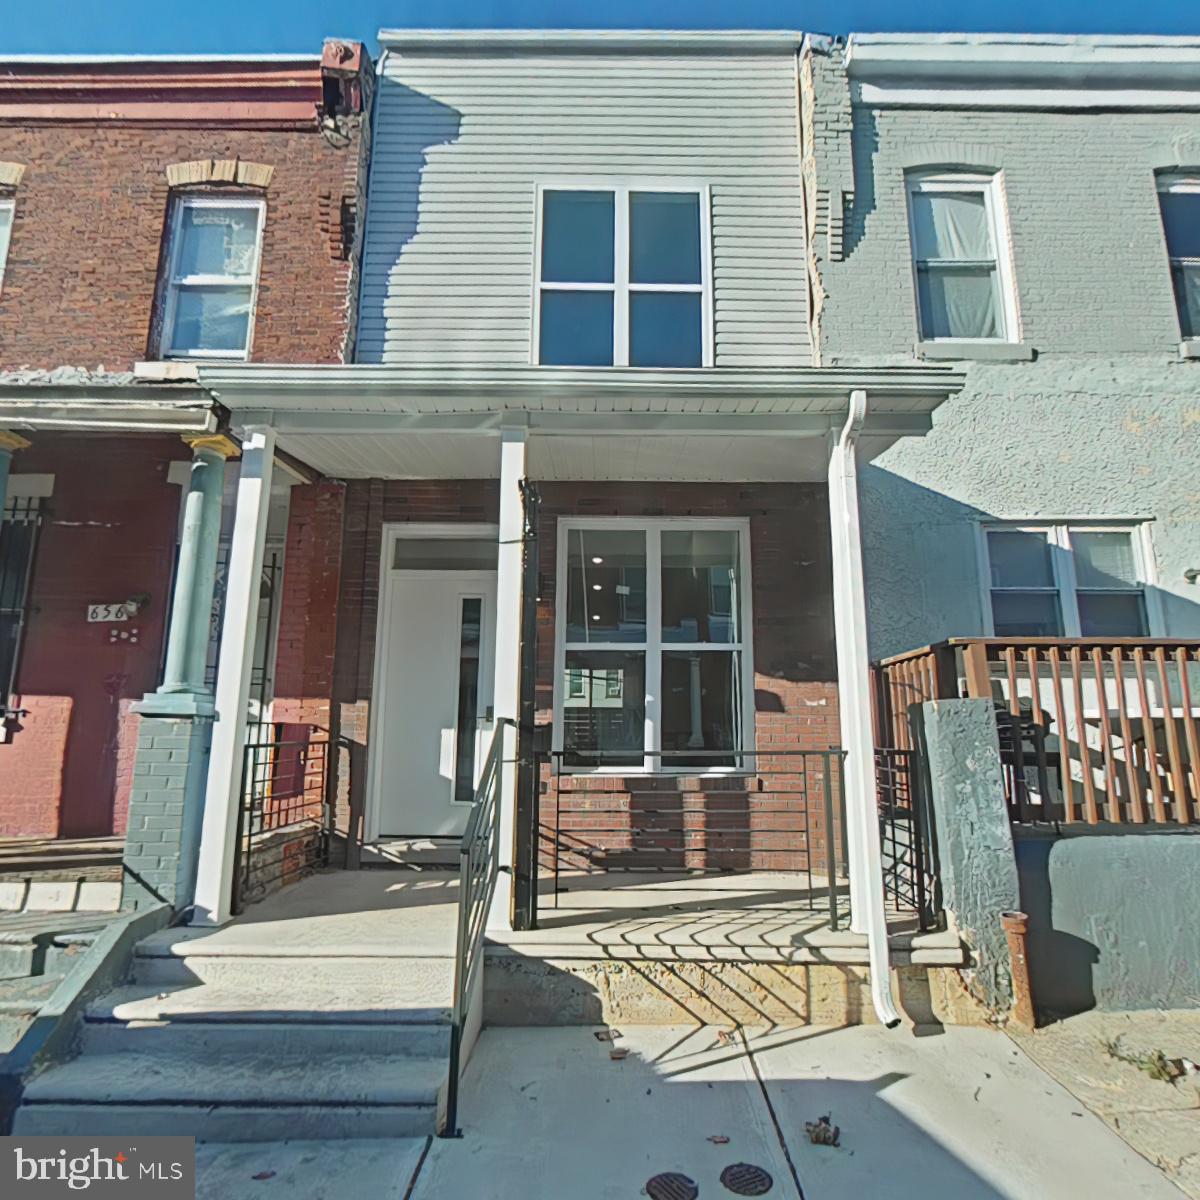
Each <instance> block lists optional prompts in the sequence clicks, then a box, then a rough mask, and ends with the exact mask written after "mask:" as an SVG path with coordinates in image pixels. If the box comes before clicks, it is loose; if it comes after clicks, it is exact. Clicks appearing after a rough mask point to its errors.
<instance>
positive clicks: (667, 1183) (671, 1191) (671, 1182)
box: [646, 1171, 700, 1200]
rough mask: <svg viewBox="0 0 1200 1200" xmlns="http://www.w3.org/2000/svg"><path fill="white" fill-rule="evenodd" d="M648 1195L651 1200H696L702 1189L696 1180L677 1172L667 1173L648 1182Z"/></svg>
mask: <svg viewBox="0 0 1200 1200" xmlns="http://www.w3.org/2000/svg"><path fill="white" fill-rule="evenodd" d="M646 1195H647V1196H649V1197H650V1200H696V1197H697V1196H699V1195H700V1189H699V1188H698V1187H697V1186H696V1181H695V1180H694V1179H689V1178H688V1177H687V1176H686V1175H680V1174H679V1173H678V1172H677V1171H666V1172H664V1173H663V1174H662V1175H655V1176H654V1178H653V1179H649V1180H647V1181H646Z"/></svg>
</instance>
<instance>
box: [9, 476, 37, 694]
mask: <svg viewBox="0 0 1200 1200" xmlns="http://www.w3.org/2000/svg"><path fill="white" fill-rule="evenodd" d="M2 499H3V497H0V500H2ZM18 511H19V510H18ZM36 533H37V525H35V524H34V522H33V521H6V520H4V508H3V505H2V504H0V611H3V610H5V609H7V610H9V611H12V612H16V611H17V610H18V609H19V608H20V605H21V600H22V598H23V597H24V595H25V576H26V574H27V573H28V570H29V558H30V555H31V553H32V551H33V539H34V535H35V534H36ZM5 682H6V681H5V679H4V677H3V676H0V687H3V686H4V683H5Z"/></svg>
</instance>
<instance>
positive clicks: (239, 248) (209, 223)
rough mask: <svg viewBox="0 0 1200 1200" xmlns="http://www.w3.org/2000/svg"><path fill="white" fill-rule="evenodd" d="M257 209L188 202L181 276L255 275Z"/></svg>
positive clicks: (178, 265) (179, 268)
mask: <svg viewBox="0 0 1200 1200" xmlns="http://www.w3.org/2000/svg"><path fill="white" fill-rule="evenodd" d="M258 215H259V210H258V209H257V208H245V207H237V208H212V207H209V206H208V205H195V204H185V205H184V207H183V214H182V217H181V220H180V224H179V236H180V238H181V239H182V244H181V245H180V247H179V258H178V260H177V262H176V267H175V273H176V274H177V275H181V276H186V275H252V274H253V272H254V247H255V243H256V242H257V240H258Z"/></svg>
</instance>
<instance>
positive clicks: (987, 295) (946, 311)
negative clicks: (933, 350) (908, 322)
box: [917, 267, 1004, 338]
mask: <svg viewBox="0 0 1200 1200" xmlns="http://www.w3.org/2000/svg"><path fill="white" fill-rule="evenodd" d="M999 293H1000V289H999V281H998V279H997V277H996V271H995V268H994V267H918V268H917V296H918V301H919V303H920V308H921V334H922V336H923V337H927V338H998V337H1003V336H1004V320H1003V317H1002V316H1001V315H1000V295H999Z"/></svg>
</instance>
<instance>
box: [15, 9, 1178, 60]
mask: <svg viewBox="0 0 1200 1200" xmlns="http://www.w3.org/2000/svg"><path fill="white" fill-rule="evenodd" d="M2 8H3V9H4V10H6V11H4V13H3V20H2V21H0V55H3V54H6V53H26V54H87V53H93V54H103V53H115V52H121V53H143V54H151V53H159V54H167V53H201V52H204V53H251V52H256V51H269V50H273V51H281V50H282V51H293V50H305V51H307V50H309V49H311V48H313V47H314V46H315V45H317V44H318V43H319V42H320V41H321V39H322V38H324V37H328V36H339V37H347V38H354V39H358V40H363V41H367V42H368V43H373V41H374V37H375V32H376V30H378V29H379V28H380V27H381V26H390V27H404V26H426V27H429V26H433V27H445V28H487V27H511V28H539V27H541V28H545V27H596V26H599V25H603V26H606V27H610V28H645V27H650V28H658V29H689V28H695V29H719V28H735V29H746V28H760V29H761V28H773V29H807V30H812V31H816V32H821V33H847V32H850V31H851V30H860V31H865V30H897V31H904V30H989V31H1001V32H1004V31H1014V30H1021V31H1028V32H1039V33H1044V32H1056V33H1171V34H1187V33H1192V34H1200V4H1198V3H1197V0H1143V2H1142V3H1138V4H1131V3H1129V2H1128V0H1125V2H1123V3H1120V4H1118V3H1116V0H1010V2H1009V3H1008V4H1005V5H1000V6H998V5H996V4H995V3H994V0H990V2H988V3H984V2H983V0H919V2H918V0H905V2H904V3H901V0H812V2H811V3H807V4H799V3H795V2H786V0H604V2H603V3H600V2H598V0H425V2H423V3H415V2H414V0H333V2H332V3H331V2H330V0H199V2H196V0H2Z"/></svg>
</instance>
